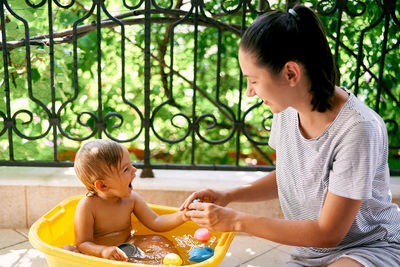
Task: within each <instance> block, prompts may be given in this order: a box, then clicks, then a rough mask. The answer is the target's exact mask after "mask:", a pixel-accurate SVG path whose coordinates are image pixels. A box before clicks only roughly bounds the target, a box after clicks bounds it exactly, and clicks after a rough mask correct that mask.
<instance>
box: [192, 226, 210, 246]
mask: <svg viewBox="0 0 400 267" xmlns="http://www.w3.org/2000/svg"><path fill="white" fill-rule="evenodd" d="M210 237H211V232H210V231H209V230H208V229H207V228H200V229H197V230H196V232H194V238H196V239H197V240H199V241H201V242H203V243H206V242H207V241H208V239H210Z"/></svg>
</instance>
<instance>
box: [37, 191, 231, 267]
mask: <svg viewBox="0 0 400 267" xmlns="http://www.w3.org/2000/svg"><path fill="white" fill-rule="evenodd" d="M82 197H83V196H75V197H70V198H68V199H66V200H64V201H62V202H61V203H59V204H58V205H57V206H56V207H55V208H53V209H52V210H51V211H49V212H48V213H46V214H45V215H44V216H42V217H41V218H39V219H38V220H37V221H36V222H35V223H34V224H33V225H32V226H31V228H30V230H29V241H30V243H31V244H32V246H33V247H35V248H36V249H38V250H39V251H41V252H43V253H44V254H45V255H46V260H47V263H48V264H49V266H50V267H82V266H96V267H103V266H104V267H110V266H154V265H144V264H136V263H129V262H120V261H113V260H107V259H103V258H98V257H94V256H89V255H84V254H80V253H75V252H71V251H68V250H64V249H62V248H61V247H62V246H64V245H70V244H75V234H74V215H75V209H76V205H77V204H78V202H79V200H80V199H81V198H82ZM149 206H150V207H151V208H152V209H153V210H154V211H155V212H156V213H158V214H160V215H161V214H168V213H173V212H175V211H176V210H177V209H176V208H171V207H165V206H159V205H152V204H149ZM198 228H199V227H198V226H197V225H196V224H195V223H193V222H191V221H189V222H186V223H184V224H183V225H181V226H179V227H177V228H175V229H174V230H171V231H169V232H163V233H157V234H161V235H163V236H165V237H167V238H168V239H169V240H171V241H172V242H173V243H174V245H175V247H176V248H177V249H178V251H179V252H180V254H181V256H182V257H183V258H184V265H182V266H193V267H197V266H217V265H218V264H219V263H220V262H221V261H222V260H223V258H224V256H225V254H226V252H227V250H228V248H229V245H230V244H231V242H232V240H233V237H234V236H235V233H232V232H226V233H222V232H212V236H211V239H210V243H211V245H210V244H207V246H210V247H212V248H213V249H214V250H215V253H214V256H212V257H211V258H209V259H208V260H205V261H203V262H200V263H195V262H193V264H191V263H192V262H188V261H187V260H186V259H185V255H188V254H189V251H190V249H189V248H190V247H191V248H193V247H197V245H201V244H200V242H199V244H197V243H196V242H197V240H194V239H193V238H192V237H193V234H194V232H195V231H196V230H197V229H198ZM132 229H133V230H135V231H136V232H135V233H137V234H140V235H142V234H154V232H153V231H151V230H149V229H148V228H146V227H145V226H143V225H142V224H141V223H140V222H139V221H138V219H137V218H136V217H135V216H134V215H133V214H132ZM182 240H183V241H185V240H186V241H185V242H183V243H185V244H186V247H184V246H182ZM187 244H189V247H188V246H187ZM199 247H201V246H199ZM186 258H187V257H186Z"/></svg>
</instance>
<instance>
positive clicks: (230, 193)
mask: <svg viewBox="0 0 400 267" xmlns="http://www.w3.org/2000/svg"><path fill="white" fill-rule="evenodd" d="M277 197H278V187H277V184H276V172H275V171H272V172H270V173H268V174H267V175H266V176H264V177H262V178H260V179H258V180H257V181H255V182H253V183H250V184H246V185H242V186H239V187H237V188H234V189H229V190H226V191H214V190H212V189H205V190H201V191H198V192H195V193H193V194H191V195H190V196H189V197H188V198H187V199H186V200H185V201H184V203H183V204H182V205H181V210H184V209H188V207H189V205H190V204H191V203H192V201H193V200H194V199H196V198H199V199H201V200H202V201H204V202H211V203H214V204H216V205H219V206H223V207H224V206H226V205H228V204H229V203H230V202H250V201H261V200H269V199H275V198H277Z"/></svg>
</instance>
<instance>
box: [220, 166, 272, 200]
mask: <svg viewBox="0 0 400 267" xmlns="http://www.w3.org/2000/svg"><path fill="white" fill-rule="evenodd" d="M226 194H227V195H228V199H229V200H230V202H233V201H235V202H250V201H261V200H269V199H275V198H278V186H277V184H276V171H272V172H270V173H268V174H267V175H265V176H264V177H262V178H260V179H258V180H256V181H254V182H253V183H250V184H246V185H242V186H240V187H238V188H235V189H232V190H228V191H226Z"/></svg>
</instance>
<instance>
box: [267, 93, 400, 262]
mask: <svg viewBox="0 0 400 267" xmlns="http://www.w3.org/2000/svg"><path fill="white" fill-rule="evenodd" d="M346 91H347V92H348V93H349V95H350V96H349V98H348V100H347V101H346V103H345V104H344V105H343V107H342V109H341V111H340V112H339V114H338V115H337V117H336V119H335V120H334V121H333V122H332V124H331V125H330V126H329V127H328V128H327V129H326V130H325V131H324V132H323V133H322V134H321V135H320V136H319V137H318V138H313V139H306V138H304V137H303V135H302V134H301V132H300V129H299V121H298V113H297V111H296V110H295V109H293V108H288V109H286V110H285V111H283V112H281V113H279V114H274V119H273V123H272V130H271V136H270V140H269V144H270V146H271V147H272V148H274V149H275V150H276V156H277V158H276V179H277V184H278V193H279V200H280V204H281V207H282V211H283V213H284V216H285V218H286V219H289V220H315V219H318V218H319V215H320V211H321V208H322V206H323V204H324V199H325V196H326V193H327V192H328V190H329V191H330V192H331V193H333V194H335V195H338V196H342V197H346V198H351V199H360V200H363V203H362V205H361V208H360V210H359V212H358V214H357V216H356V218H355V220H354V222H353V225H352V226H351V228H350V230H349V232H348V233H347V235H346V236H345V238H344V239H343V241H342V242H341V243H340V244H339V245H338V246H337V247H336V248H307V247H296V249H295V250H294V251H293V252H294V253H293V256H296V255H298V256H299V257H302V258H307V257H323V256H324V255H326V254H327V253H331V252H334V251H338V250H342V249H344V248H349V247H354V246H362V245H368V244H372V243H374V242H376V241H380V240H382V241H387V242H396V243H400V211H399V209H398V207H397V205H395V204H393V203H392V198H391V193H390V189H389V178H390V175H389V168H388V163H387V156H388V139H387V131H386V127H385V123H384V122H383V120H382V118H381V117H380V116H379V115H378V114H376V113H375V112H374V111H373V110H371V109H370V108H368V107H367V106H366V105H364V104H363V103H362V102H361V101H359V100H358V99H357V98H356V97H355V96H354V95H353V94H352V93H350V92H349V91H348V90H346Z"/></svg>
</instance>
